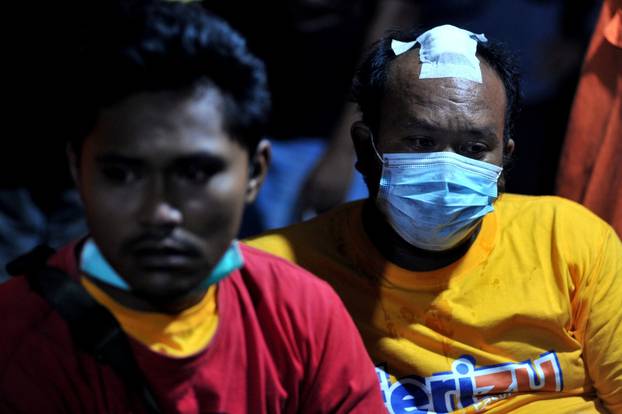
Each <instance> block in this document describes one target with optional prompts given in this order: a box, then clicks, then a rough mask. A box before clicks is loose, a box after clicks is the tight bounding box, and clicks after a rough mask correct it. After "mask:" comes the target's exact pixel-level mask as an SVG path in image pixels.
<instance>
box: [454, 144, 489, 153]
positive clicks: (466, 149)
mask: <svg viewBox="0 0 622 414" xmlns="http://www.w3.org/2000/svg"><path fill="white" fill-rule="evenodd" d="M487 151H488V146H487V145H486V144H482V143H481V142H469V143H467V144H464V145H462V146H461V147H460V152H462V153H463V154H466V155H467V156H469V155H471V156H473V155H481V154H483V153H485V152H487Z"/></svg>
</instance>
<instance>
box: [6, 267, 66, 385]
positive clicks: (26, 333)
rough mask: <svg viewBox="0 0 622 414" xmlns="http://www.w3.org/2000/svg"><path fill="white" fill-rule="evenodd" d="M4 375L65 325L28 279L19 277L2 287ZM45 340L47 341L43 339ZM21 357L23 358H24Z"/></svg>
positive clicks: (52, 338)
mask: <svg viewBox="0 0 622 414" xmlns="http://www.w3.org/2000/svg"><path fill="white" fill-rule="evenodd" d="M0 315H2V316H1V317H0V321H1V323H0V327H1V329H2V335H0V372H5V373H6V372H9V371H10V370H9V366H10V365H11V364H12V363H13V364H19V363H20V361H21V362H23V359H24V358H29V357H28V355H27V354H29V353H30V352H35V353H36V352H38V351H36V349H37V348H39V347H40V346H45V345H44V343H45V342H46V341H48V340H51V341H55V340H56V339H58V338H56V339H55V336H56V334H57V333H58V332H59V329H62V325H63V322H62V320H61V319H60V317H59V316H58V314H57V313H56V312H54V310H53V309H52V308H51V307H50V305H49V304H48V303H47V302H46V301H45V300H44V299H43V298H42V297H41V296H40V295H39V294H37V293H36V292H34V291H33V290H31V288H30V286H29V284H28V281H27V279H26V277H24V276H18V277H14V278H13V279H11V280H9V281H7V282H6V283H4V284H2V285H0ZM43 339H45V340H43ZM19 355H22V356H21V357H20V356H19Z"/></svg>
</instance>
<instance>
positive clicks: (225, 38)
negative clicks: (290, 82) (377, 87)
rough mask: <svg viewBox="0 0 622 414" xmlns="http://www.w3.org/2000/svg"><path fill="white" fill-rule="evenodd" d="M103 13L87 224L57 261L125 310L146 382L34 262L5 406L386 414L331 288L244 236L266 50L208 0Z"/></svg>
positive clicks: (9, 344) (90, 290)
mask: <svg viewBox="0 0 622 414" xmlns="http://www.w3.org/2000/svg"><path fill="white" fill-rule="evenodd" d="M105 16H108V17H106V18H103V17H102V21H103V22H104V25H102V28H103V27H107V28H112V29H113V30H114V33H111V32H107V31H106V30H103V29H101V28H100V29H99V30H98V28H97V27H96V28H95V29H96V30H93V32H97V36H93V38H89V39H86V40H87V42H85V43H88V45H89V47H88V48H86V49H85V50H83V51H82V52H81V54H80V60H79V61H80V64H79V65H78V64H76V67H75V68H76V69H77V71H76V77H75V79H74V81H75V83H76V85H77V86H78V87H77V88H76V89H77V90H78V92H81V93H82V96H81V98H80V99H79V100H78V101H77V102H79V107H76V108H73V109H72V111H71V114H72V116H74V117H75V118H76V119H77V120H79V121H77V123H78V125H79V127H80V128H79V129H80V131H79V133H77V134H76V135H75V137H72V140H71V142H70V146H69V148H70V150H69V155H70V161H71V167H72V172H73V175H74V178H75V181H76V183H77V187H78V190H79V191H80V194H81V196H82V199H83V201H84V205H85V210H86V216H87V219H88V223H89V227H90V235H89V236H88V237H87V238H85V239H83V240H80V241H78V242H75V243H73V244H71V245H69V246H66V247H65V248H63V249H61V250H60V251H59V252H58V253H57V254H56V255H54V256H53V257H52V258H51V259H50V260H49V261H48V266H50V267H52V268H55V269H58V270H60V271H62V272H63V273H60V274H61V278H64V280H65V281H64V282H63V283H64V284H66V285H68V286H70V288H71V289H73V291H76V292H78V291H79V292H81V293H80V294H83V295H84V296H85V297H87V298H88V299H89V300H91V301H93V303H96V305H97V306H98V307H99V308H100V309H102V310H105V312H107V314H108V315H112V316H113V317H114V320H115V321H116V322H117V323H118V326H120V327H121V329H122V331H123V338H124V339H125V340H126V341H128V342H129V348H128V350H129V351H128V352H127V354H131V358H130V360H129V361H130V362H129V363H128V366H129V365H134V364H135V366H136V368H137V371H138V372H139V378H140V379H141V380H140V381H142V387H139V388H134V387H130V386H128V383H129V384H131V385H132V384H133V385H136V384H137V383H136V378H138V377H135V378H134V382H133V383H132V382H128V378H125V377H124V375H123V373H122V371H125V368H128V366H125V367H124V366H121V369H115V366H114V364H112V365H111V364H107V363H105V362H102V361H100V360H99V359H98V358H96V357H95V355H94V354H93V353H91V352H88V351H86V350H85V349H83V347H82V343H81V342H80V341H78V340H76V337H78V338H80V337H81V336H82V337H83V336H84V332H79V331H77V330H76V329H75V324H72V323H71V320H72V319H80V317H82V318H83V319H84V315H76V314H73V315H71V314H70V315H69V318H67V317H66V315H65V313H67V312H66V311H67V309H66V307H65V306H66V304H63V301H59V302H60V305H58V304H56V303H55V302H54V301H53V300H50V299H49V298H48V297H47V296H46V293H45V290H43V293H42V290H41V289H39V290H37V288H36V286H37V285H36V284H35V283H34V282H33V280H35V279H33V277H32V276H31V274H29V277H16V278H14V279H13V280H11V281H9V282H8V283H6V284H4V285H2V286H0V315H2V320H1V325H0V326H1V328H2V331H3V334H2V335H1V336H0V411H1V412H3V413H5V412H7V413H11V412H18V413H37V414H38V413H74V412H75V413H127V412H135V413H140V412H166V413H199V412H200V413H251V412H252V413H381V412H383V411H384V405H383V402H382V400H381V397H380V392H379V391H380V390H379V388H378V385H377V382H376V378H375V373H374V367H373V365H372V363H371V361H370V359H369V357H368V355H367V353H366V351H365V349H364V347H363V344H362V342H361V339H360V337H359V334H358V333H357V331H356V329H355V327H354V325H353V323H352V321H351V320H350V317H349V316H348V314H347V312H346V311H345V309H344V307H343V305H342V303H341V302H340V300H339V299H338V298H337V296H336V295H335V293H334V292H333V291H332V290H331V289H330V288H329V287H328V285H327V284H325V283H324V282H322V281H320V280H318V279H316V278H314V277H313V276H312V275H310V274H308V273H307V272H305V271H304V270H302V269H300V268H298V267H296V266H294V265H292V264H289V263H287V262H285V261H283V260H281V259H278V258H275V257H273V256H271V255H268V254H266V253H262V252H259V251H257V250H254V249H253V248H251V247H246V246H241V245H238V244H237V243H236V242H235V240H234V237H235V235H236V234H237V231H238V227H239V224H240V219H241V215H242V211H243V209H244V206H245V205H246V204H247V203H249V202H251V201H253V199H254V198H255V196H256V194H257V191H258V189H259V186H260V184H261V182H262V180H263V177H264V175H265V172H266V169H267V165H268V160H269V153H270V149H269V144H268V143H267V142H266V141H265V140H262V139H261V137H262V135H261V131H262V128H263V126H264V124H265V120H266V114H267V111H268V106H269V96H268V93H267V91H266V77H265V72H264V68H263V64H262V63H261V62H260V61H259V60H257V59H256V58H255V57H254V56H252V55H251V54H250V53H249V52H248V51H247V49H246V47H245V43H244V40H243V39H242V38H241V37H240V36H239V35H237V34H236V33H235V32H234V31H233V30H232V29H231V28H230V27H229V26H228V25H226V24H225V23H224V22H223V21H221V20H220V19H218V18H216V17H214V16H212V15H209V14H207V13H206V12H205V11H204V10H203V9H201V8H200V7H199V6H195V5H184V4H174V3H165V2H150V4H146V5H138V6H137V5H135V4H133V5H131V4H130V5H128V4H126V5H125V8H124V10H123V12H120V11H117V12H115V13H113V14H105ZM104 33H107V35H106V36H102V34H104ZM56 275H57V276H58V273H56ZM42 283H44V284H45V283H49V280H48V281H47V282H46V281H43V282H42ZM73 299H74V298H72V297H71V296H70V297H69V302H71V301H72V300H73ZM80 300H82V299H80ZM76 301H77V302H79V300H78V299H76ZM59 309H61V310H60V311H59ZM62 309H65V310H64V311H63V310H62ZM74 313H75V312H74ZM61 315H62V316H61ZM82 323H83V325H82V326H83V327H84V329H83V330H84V331H89V332H97V329H98V327H99V323H100V320H99V319H98V320H95V319H94V320H92V321H90V320H88V319H87V320H86V323H85V321H84V320H83V321H82ZM113 336H114V335H113ZM115 338H116V337H115ZM104 342H105V341H104ZM98 355H99V354H98ZM122 357H128V355H122ZM118 365H119V364H117V367H116V368H118ZM140 381H139V382H140ZM138 385H141V384H140V383H139V384H138ZM137 389H142V390H147V391H146V392H145V393H141V392H137ZM145 395H147V397H145Z"/></svg>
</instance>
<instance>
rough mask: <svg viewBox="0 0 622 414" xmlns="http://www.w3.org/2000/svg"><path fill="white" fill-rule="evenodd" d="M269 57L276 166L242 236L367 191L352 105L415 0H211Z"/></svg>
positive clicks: (250, 210) (248, 214)
mask: <svg viewBox="0 0 622 414" xmlns="http://www.w3.org/2000/svg"><path fill="white" fill-rule="evenodd" d="M203 4H204V5H205V6H206V7H207V8H208V9H210V10H213V11H214V12H216V13H217V14H219V15H221V16H223V17H225V18H226V19H227V20H228V21H230V23H231V24H232V26H233V27H235V28H236V29H238V30H240V31H241V33H243V34H244V35H245V37H246V38H247V39H248V42H249V47H250V48H251V50H253V51H254V52H255V53H257V55H258V56H259V57H261V58H262V59H264V61H265V62H266V66H267V69H268V82H269V85H270V90H271V93H272V96H273V113H272V117H271V122H270V126H269V130H268V134H269V137H270V139H271V141H272V149H273V151H272V162H271V167H270V171H269V172H268V177H267V179H266V183H265V185H264V187H263V188H262V192H261V193H260V195H259V197H258V199H257V201H256V203H255V204H254V205H252V206H250V207H249V208H248V209H247V211H246V215H245V218H244V222H243V224H242V230H241V235H242V236H246V235H250V234H257V233H259V232H261V231H264V230H266V229H270V228H275V227H281V226H285V225H287V224H290V223H292V222H295V221H299V220H300V219H302V218H303V217H309V216H312V215H314V214H316V213H318V212H322V211H326V210H327V209H329V208H331V207H334V206H335V205H337V204H339V203H341V202H343V201H345V200H353V199H358V198H364V197H366V196H367V189H366V187H365V184H364V182H363V180H362V178H361V177H360V175H359V174H358V173H357V172H355V171H354V167H353V165H354V152H353V148H352V143H351V140H350V135H349V131H350V125H351V124H352V122H353V121H354V120H355V119H356V116H357V114H356V109H355V106H354V105H353V104H351V103H349V102H348V98H349V97H348V92H349V89H350V83H351V79H352V75H353V73H354V67H355V65H356V63H357V62H358V60H359V58H360V54H361V51H362V50H363V48H364V47H365V46H366V45H368V44H370V43H372V42H373V41H375V40H376V39H378V38H380V36H381V35H382V33H383V32H384V31H385V30H387V29H390V28H396V27H399V26H404V25H410V24H412V21H413V19H416V2H415V1H412V0H355V1H350V0H336V1H335V0H277V1H270V2H246V1H234V0H205V1H203Z"/></svg>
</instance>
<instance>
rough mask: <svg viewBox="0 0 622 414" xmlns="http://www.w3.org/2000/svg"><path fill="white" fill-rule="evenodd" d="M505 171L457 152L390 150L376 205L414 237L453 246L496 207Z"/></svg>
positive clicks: (419, 242)
mask: <svg viewBox="0 0 622 414" xmlns="http://www.w3.org/2000/svg"><path fill="white" fill-rule="evenodd" d="M501 171H502V168H501V167H498V166H496V165H494V164H490V163H488V162H483V161H478V160H474V159H471V158H467V157H464V156H462V155H458V154H455V153H452V152H430V153H404V154H384V156H383V157H382V177H381V179H380V190H379V192H378V197H377V200H376V205H377V206H378V208H379V210H380V211H382V212H383V213H384V215H385V217H386V219H387V221H388V223H389V224H390V225H391V227H392V228H393V230H395V232H396V233H398V234H399V235H400V236H401V237H402V238H403V239H404V240H406V241H407V242H408V243H410V244H412V245H413V246H415V247H419V248H421V249H425V250H432V251H443V250H449V249H451V248H452V247H455V246H456V245H458V244H459V243H460V242H461V241H463V240H464V239H465V238H466V237H467V236H468V235H469V234H470V232H471V231H472V230H473V229H474V228H475V226H477V224H478V223H479V221H480V219H481V218H482V217H483V216H485V215H486V214H488V213H490V212H491V211H493V206H492V203H493V202H494V200H495V199H496V198H497V180H498V179H499V175H500V174H501Z"/></svg>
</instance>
